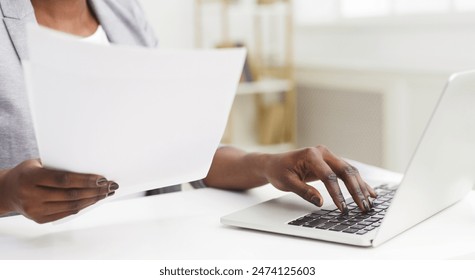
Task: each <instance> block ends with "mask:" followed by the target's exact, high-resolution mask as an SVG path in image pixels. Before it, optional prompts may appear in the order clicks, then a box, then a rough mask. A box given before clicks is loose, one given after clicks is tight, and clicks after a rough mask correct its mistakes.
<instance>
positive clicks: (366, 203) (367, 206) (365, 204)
mask: <svg viewBox="0 0 475 280" xmlns="http://www.w3.org/2000/svg"><path fill="white" fill-rule="evenodd" d="M363 206H364V209H366V211H370V210H371V208H369V205H368V202H366V200H363Z"/></svg>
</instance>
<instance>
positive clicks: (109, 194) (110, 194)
mask: <svg viewBox="0 0 475 280" xmlns="http://www.w3.org/2000/svg"><path fill="white" fill-rule="evenodd" d="M114 194H115V192H111V193H108V194H107V197H109V196H113V195H114Z"/></svg>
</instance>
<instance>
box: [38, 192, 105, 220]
mask: <svg viewBox="0 0 475 280" xmlns="http://www.w3.org/2000/svg"><path fill="white" fill-rule="evenodd" d="M106 197H107V195H102V196H97V197H93V198H85V199H81V200H73V201H56V202H47V203H45V210H44V215H45V216H48V215H54V214H58V213H63V212H71V211H80V210H82V209H84V208H86V207H89V206H91V205H93V204H95V203H97V202H98V201H100V200H102V199H104V198H106Z"/></svg>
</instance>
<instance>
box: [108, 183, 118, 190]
mask: <svg viewBox="0 0 475 280" xmlns="http://www.w3.org/2000/svg"><path fill="white" fill-rule="evenodd" d="M118 189H119V185H118V184H117V183H115V182H112V183H110V184H109V192H113V191H116V190H118Z"/></svg>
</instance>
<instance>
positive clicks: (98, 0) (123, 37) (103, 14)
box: [88, 0, 139, 45]
mask: <svg viewBox="0 0 475 280" xmlns="http://www.w3.org/2000/svg"><path fill="white" fill-rule="evenodd" d="M88 1H89V4H90V5H91V8H92V10H93V11H94V13H95V15H96V17H97V19H98V20H99V23H100V24H101V26H102V28H103V29H104V31H105V32H106V34H107V37H108V38H109V40H110V41H111V43H117V44H121V45H139V43H138V42H137V40H136V38H135V37H134V36H133V35H132V33H131V32H127V31H128V30H129V29H130V26H129V25H127V24H126V23H125V22H124V20H122V19H121V18H119V16H118V13H117V11H114V10H112V7H110V6H108V5H107V4H106V3H105V2H106V1H104V0H88Z"/></svg>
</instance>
